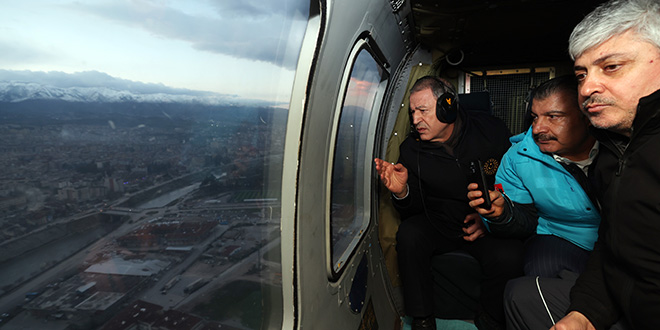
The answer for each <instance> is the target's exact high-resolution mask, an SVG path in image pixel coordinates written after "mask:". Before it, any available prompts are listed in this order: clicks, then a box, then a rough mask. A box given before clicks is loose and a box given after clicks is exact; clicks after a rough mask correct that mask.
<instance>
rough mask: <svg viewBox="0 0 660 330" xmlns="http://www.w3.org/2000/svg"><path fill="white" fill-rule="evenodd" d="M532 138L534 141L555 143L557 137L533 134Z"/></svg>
mask: <svg viewBox="0 0 660 330" xmlns="http://www.w3.org/2000/svg"><path fill="white" fill-rule="evenodd" d="M532 137H533V138H534V141H553V140H554V141H556V140H557V137H556V136H554V135H552V134H541V133H539V134H534V135H533V136H532Z"/></svg>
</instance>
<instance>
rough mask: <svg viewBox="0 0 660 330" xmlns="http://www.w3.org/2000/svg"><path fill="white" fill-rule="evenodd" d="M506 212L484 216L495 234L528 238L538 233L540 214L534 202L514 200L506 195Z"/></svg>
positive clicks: (485, 222) (491, 231)
mask: <svg viewBox="0 0 660 330" xmlns="http://www.w3.org/2000/svg"><path fill="white" fill-rule="evenodd" d="M504 198H505V199H506V205H505V206H504V212H503V213H502V215H500V216H499V217H497V218H492V219H488V218H484V217H482V219H483V220H484V224H485V225H486V228H487V229H488V231H489V232H490V233H491V234H493V236H497V237H503V238H526V237H529V236H530V235H532V234H534V233H536V226H538V223H539V222H538V219H539V217H538V215H537V213H536V207H535V206H534V204H520V203H516V202H512V201H511V200H510V199H509V198H508V197H507V196H506V195H504Z"/></svg>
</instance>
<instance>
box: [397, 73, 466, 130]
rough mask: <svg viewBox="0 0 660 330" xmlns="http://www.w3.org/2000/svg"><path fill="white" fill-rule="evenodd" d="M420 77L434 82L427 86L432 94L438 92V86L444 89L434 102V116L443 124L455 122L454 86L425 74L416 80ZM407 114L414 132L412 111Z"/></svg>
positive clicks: (455, 101)
mask: <svg viewBox="0 0 660 330" xmlns="http://www.w3.org/2000/svg"><path fill="white" fill-rule="evenodd" d="M422 79H427V80H433V81H434V82H435V84H430V86H429V87H431V90H432V92H433V95H434V96H435V95H437V94H438V92H439V90H438V89H439V88H442V89H443V90H444V93H442V95H440V97H438V99H437V100H436V104H435V116H436V117H437V118H438V120H439V121H440V122H442V123H445V124H451V123H453V122H455V121H456V117H458V97H457V96H456V93H455V92H454V88H452V87H451V85H449V84H448V83H446V82H445V81H443V80H442V79H440V78H438V77H435V76H425V77H422V78H419V80H418V81H420V80H422ZM408 115H409V116H410V127H411V129H412V131H413V132H416V130H415V125H414V124H413V118H412V112H411V111H408Z"/></svg>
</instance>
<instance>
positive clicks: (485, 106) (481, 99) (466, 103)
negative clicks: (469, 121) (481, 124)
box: [458, 91, 493, 115]
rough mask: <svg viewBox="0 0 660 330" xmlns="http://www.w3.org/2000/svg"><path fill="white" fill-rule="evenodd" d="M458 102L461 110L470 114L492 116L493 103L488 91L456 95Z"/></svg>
mask: <svg viewBox="0 0 660 330" xmlns="http://www.w3.org/2000/svg"><path fill="white" fill-rule="evenodd" d="M458 101H459V102H460V104H461V107H463V109H465V110H467V111H470V112H485V113H488V114H489V115H492V114H493V102H492V101H491V100H490V93H489V92H488V91H483V92H473V93H469V94H458Z"/></svg>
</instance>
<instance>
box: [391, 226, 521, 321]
mask: <svg viewBox="0 0 660 330" xmlns="http://www.w3.org/2000/svg"><path fill="white" fill-rule="evenodd" d="M396 238H397V247H396V249H397V254H398V261H399V273H400V275H401V280H402V282H403V297H404V305H405V310H406V314H407V315H408V316H412V317H425V316H429V315H432V314H433V275H432V272H431V257H432V256H434V255H436V254H442V253H447V252H451V251H455V250H459V249H461V250H465V251H467V252H468V253H469V254H470V255H472V256H473V257H474V258H475V259H477V261H478V262H479V264H480V265H481V272H482V274H481V275H482V276H481V278H482V281H481V295H480V305H481V309H482V311H483V312H486V313H488V314H489V315H490V316H491V317H492V318H494V319H495V320H497V321H498V322H500V323H502V324H504V310H503V304H502V298H503V293H504V286H505V285H506V282H507V281H508V280H510V279H512V278H516V277H519V276H521V275H522V262H523V257H522V242H521V241H520V240H514V239H499V238H494V237H491V236H488V235H487V236H485V237H482V238H479V239H477V240H476V241H474V242H468V241H465V240H463V238H461V237H458V235H454V237H451V235H450V236H449V237H447V236H445V235H443V234H442V233H440V232H439V231H438V230H437V229H436V228H435V227H434V226H433V225H432V224H431V222H430V221H429V220H428V219H427V218H426V216H424V215H419V216H414V217H411V218H408V219H406V220H404V221H403V222H402V223H401V225H400V226H399V230H398V232H397V235H396ZM446 271H447V272H450V271H452V270H451V269H447V270H446Z"/></svg>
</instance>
